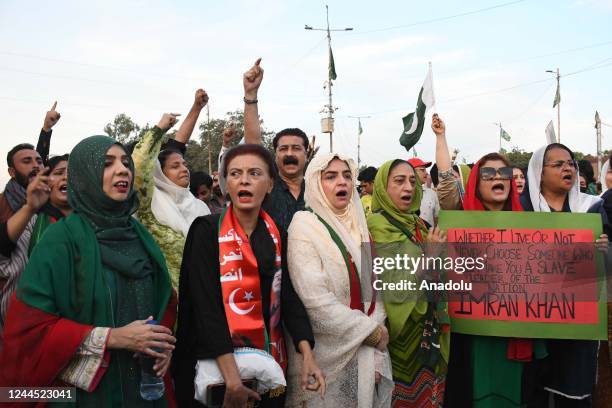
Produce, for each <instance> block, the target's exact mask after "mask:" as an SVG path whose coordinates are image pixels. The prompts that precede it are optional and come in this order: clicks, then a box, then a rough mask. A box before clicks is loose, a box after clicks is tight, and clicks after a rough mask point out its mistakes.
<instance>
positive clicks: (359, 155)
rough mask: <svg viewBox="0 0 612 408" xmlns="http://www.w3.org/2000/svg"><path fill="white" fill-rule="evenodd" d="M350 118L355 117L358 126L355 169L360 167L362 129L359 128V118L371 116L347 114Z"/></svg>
mask: <svg viewBox="0 0 612 408" xmlns="http://www.w3.org/2000/svg"><path fill="white" fill-rule="evenodd" d="M349 118H351V119H357V123H359V128H358V130H357V170H359V169H360V168H361V133H362V132H363V129H362V128H361V119H369V118H371V116H349Z"/></svg>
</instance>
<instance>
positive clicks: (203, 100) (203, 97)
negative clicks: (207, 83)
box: [193, 89, 208, 109]
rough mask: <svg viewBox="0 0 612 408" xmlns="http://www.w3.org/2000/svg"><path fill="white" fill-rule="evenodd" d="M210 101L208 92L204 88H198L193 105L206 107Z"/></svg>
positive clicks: (200, 107) (201, 107)
mask: <svg viewBox="0 0 612 408" xmlns="http://www.w3.org/2000/svg"><path fill="white" fill-rule="evenodd" d="M207 103H208V94H207V93H206V91H205V90H203V89H198V90H197V91H196V93H195V100H194V101H193V106H195V107H196V108H198V109H204V107H205V106H206V104H207Z"/></svg>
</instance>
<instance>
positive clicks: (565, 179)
mask: <svg viewBox="0 0 612 408" xmlns="http://www.w3.org/2000/svg"><path fill="white" fill-rule="evenodd" d="M561 180H562V181H563V184H566V185H569V186H571V185H572V184H573V180H572V174H571V173H563V175H562V176H561Z"/></svg>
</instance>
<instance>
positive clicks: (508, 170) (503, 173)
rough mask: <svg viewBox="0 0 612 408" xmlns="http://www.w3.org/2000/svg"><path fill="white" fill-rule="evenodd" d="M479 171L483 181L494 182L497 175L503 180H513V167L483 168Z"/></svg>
mask: <svg viewBox="0 0 612 408" xmlns="http://www.w3.org/2000/svg"><path fill="white" fill-rule="evenodd" d="M479 171H480V179H481V180H485V181H488V180H493V179H494V178H495V176H496V175H497V174H499V178H500V179H502V180H512V167H500V168H499V169H496V168H495V167H481V168H480V170H479Z"/></svg>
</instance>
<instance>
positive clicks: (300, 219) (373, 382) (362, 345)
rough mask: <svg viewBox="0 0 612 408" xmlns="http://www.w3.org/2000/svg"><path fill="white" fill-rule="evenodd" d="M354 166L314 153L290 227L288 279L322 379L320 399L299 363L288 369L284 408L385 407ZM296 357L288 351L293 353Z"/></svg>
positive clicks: (380, 341)
mask: <svg viewBox="0 0 612 408" xmlns="http://www.w3.org/2000/svg"><path fill="white" fill-rule="evenodd" d="M356 172H357V170H356V167H355V163H354V162H353V160H351V159H347V158H345V157H343V156H341V155H338V154H326V155H320V156H316V157H315V158H314V159H313V160H312V161H311V162H310V164H309V166H308V169H307V170H306V176H305V180H306V190H305V193H304V200H305V202H306V208H308V209H309V210H311V211H300V212H297V213H296V214H295V216H294V217H293V221H292V222H291V225H290V226H289V238H288V243H287V251H288V252H287V256H288V264H289V275H290V277H291V281H292V282H293V285H294V287H295V290H296V292H297V293H298V295H299V296H300V298H301V299H302V302H303V303H304V306H305V307H306V311H307V312H308V316H309V317H310V321H311V324H312V328H313V332H314V336H315V344H316V346H315V349H314V354H315V357H316V359H317V361H318V362H319V366H320V367H321V369H322V370H323V372H324V373H325V374H326V376H327V379H326V383H327V384H328V385H327V393H326V396H325V399H324V400H321V399H320V398H319V397H317V396H316V394H313V393H307V392H306V391H304V390H303V389H302V388H301V387H300V377H299V373H300V366H299V365H300V359H293V360H291V357H290V361H296V362H297V363H296V364H295V365H294V366H290V367H289V373H288V387H287V389H288V395H287V406H300V407H309V408H310V407H342V406H345V407H359V408H372V407H388V406H390V403H391V392H392V389H393V380H392V374H391V361H390V358H389V354H388V352H387V351H386V346H387V343H388V338H389V335H388V333H387V329H386V328H385V326H384V320H385V309H384V306H383V305H382V303H377V302H375V301H372V295H371V291H369V290H368V288H370V289H371V286H370V283H369V282H370V278H371V271H372V258H371V252H370V246H369V245H370V239H369V234H368V229H367V224H366V220H365V216H364V212H363V208H362V206H361V201H360V200H359V195H358V194H357V190H356V188H355V184H354V180H356V177H357V174H356ZM291 351H292V352H293V350H291Z"/></svg>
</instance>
